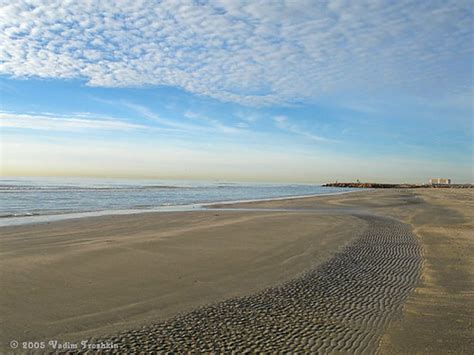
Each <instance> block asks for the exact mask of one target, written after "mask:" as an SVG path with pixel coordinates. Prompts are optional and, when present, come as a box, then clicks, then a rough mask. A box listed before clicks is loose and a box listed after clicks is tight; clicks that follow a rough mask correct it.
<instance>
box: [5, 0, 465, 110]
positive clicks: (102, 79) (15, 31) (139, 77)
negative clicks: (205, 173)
mask: <svg viewBox="0 0 474 355" xmlns="http://www.w3.org/2000/svg"><path fill="white" fill-rule="evenodd" d="M472 15H473V11H472V3H471V2H470V1H464V0H451V1H408V0H400V1H396V2H393V1H388V0H387V1H384V0H380V1H352V2H346V1H339V0H329V1H324V2H316V1H272V2H263V1H262V2H257V1H252V2H237V1H224V0H221V1H211V2H209V3H199V2H178V1H171V0H169V1H166V0H164V1H162V2H160V3H155V2H148V1H140V0H138V1H137V0H121V1H117V0H114V1H112V0H109V1H107V0H103V1H100V2H99V1H64V0H47V1H46V0H43V1H40V0H39V1H34V2H32V1H26V0H24V1H21V0H18V1H14V2H4V3H3V5H2V6H1V8H0V43H2V45H1V48H0V73H2V74H6V75H10V76H14V77H25V76H26V77H27V76H39V77H44V78H82V79H85V80H86V81H87V83H88V84H89V85H93V86H106V87H128V86H134V87H135V86H148V85H166V86H175V87H180V88H183V89H185V90H187V91H190V92H192V93H196V94H201V95H207V96H210V97H214V98H217V99H219V100H223V101H232V102H237V103H241V104H245V105H253V106H261V105H271V104H291V103H295V102H301V101H310V100H313V99H315V98H316V97H318V96H319V95H322V94H327V93H333V92H338V91H345V90H358V91H360V90H378V89H385V88H387V87H388V88H391V89H398V90H410V91H412V92H414V93H416V94H417V95H421V96H422V95H425V94H427V93H428V92H432V91H434V90H440V91H442V92H453V93H454V94H457V93H462V92H466V91H470V90H471V87H472V83H471V81H470V80H471V79H470V78H471V75H468V74H466V71H469V70H471V71H472V69H471V66H470V65H471V64H470V63H471V58H472V57H471V56H472V18H473V16H472ZM452 63H456V65H452Z"/></svg>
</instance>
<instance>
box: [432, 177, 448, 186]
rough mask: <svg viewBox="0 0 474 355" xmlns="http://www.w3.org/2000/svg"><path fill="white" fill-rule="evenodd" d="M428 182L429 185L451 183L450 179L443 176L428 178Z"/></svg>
mask: <svg viewBox="0 0 474 355" xmlns="http://www.w3.org/2000/svg"><path fill="white" fill-rule="evenodd" d="M430 184H431V185H451V179H445V178H435V179H430Z"/></svg>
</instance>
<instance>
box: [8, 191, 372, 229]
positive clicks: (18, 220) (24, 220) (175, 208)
mask: <svg viewBox="0 0 474 355" xmlns="http://www.w3.org/2000/svg"><path fill="white" fill-rule="evenodd" d="M369 190H370V189H364V190H363V191H369ZM353 192H361V189H354V190H351V191H339V192H329V193H321V194H311V195H297V196H282V197H271V198H261V199H250V200H227V201H216V202H205V203H194V204H184V205H167V206H160V207H154V208H151V209H124V210H101V211H85V212H69V213H63V214H38V215H33V216H14V217H10V216H8V217H1V218H0V228H3V227H11V226H20V225H27V224H41V223H51V222H57V221H64V220H70V219H82V218H95V217H102V216H123V215H134V214H142V213H167V212H190V211H207V210H212V209H213V208H215V207H214V206H221V205H228V204H229V205H234V204H241V203H253V202H271V201H280V200H294V199H304V198H313V197H318V196H337V195H342V194H347V193H353Z"/></svg>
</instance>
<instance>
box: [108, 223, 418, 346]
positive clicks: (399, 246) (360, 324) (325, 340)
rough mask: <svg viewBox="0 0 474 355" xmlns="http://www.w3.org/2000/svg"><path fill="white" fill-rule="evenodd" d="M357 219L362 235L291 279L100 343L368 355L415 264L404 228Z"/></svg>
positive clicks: (414, 247)
mask: <svg viewBox="0 0 474 355" xmlns="http://www.w3.org/2000/svg"><path fill="white" fill-rule="evenodd" d="M359 217H360V218H363V219H365V220H366V221H367V222H368V224H369V227H368V229H367V230H366V231H365V233H364V234H363V235H361V236H360V238H358V239H357V240H356V241H355V242H354V243H352V244H351V245H349V246H347V247H346V248H345V249H344V250H343V251H341V252H340V253H338V254H336V255H335V256H334V257H333V258H332V259H330V260H329V261H327V262H326V263H324V264H322V265H320V266H319V267H318V268H316V269H314V270H311V271H309V272H307V273H306V274H304V275H303V276H302V277H301V278H299V279H296V280H293V281H290V282H287V283H285V284H283V285H281V286H278V287H273V288H269V289H266V290H264V291H261V292H259V293H257V294H254V295H251V296H247V297H240V298H235V299H230V300H227V301H224V302H221V303H218V304H215V305H211V306H206V307H203V308H200V309H197V310H195V311H193V312H190V313H187V314H180V315H178V316H176V317H174V318H172V319H170V320H168V321H165V322H161V323H157V324H154V325H151V326H147V327H144V328H141V329H137V330H132V331H128V332H124V333H121V334H119V335H117V336H112V337H109V338H102V339H100V341H113V342H115V343H118V344H120V350H119V351H120V352H131V351H161V352H177V353H183V352H190V351H191V352H232V351H235V352H238V353H242V352H257V351H264V352H276V351H278V352H317V353H331V352H350V353H373V352H375V350H376V348H377V344H378V341H379V338H380V336H381V334H382V333H383V331H384V329H385V328H386V327H387V324H388V322H389V321H390V320H392V319H394V318H395V317H397V316H400V314H401V307H402V305H403V303H404V301H405V300H406V298H407V296H408V294H409V293H410V291H411V290H412V289H413V288H414V286H415V283H416V281H417V279H418V277H419V274H420V268H421V260H422V258H421V250H420V247H419V245H418V243H417V241H416V237H415V236H414V235H413V234H412V233H411V231H410V229H409V227H408V226H407V225H405V224H402V223H400V222H398V221H395V220H393V219H389V218H382V217H375V216H359Z"/></svg>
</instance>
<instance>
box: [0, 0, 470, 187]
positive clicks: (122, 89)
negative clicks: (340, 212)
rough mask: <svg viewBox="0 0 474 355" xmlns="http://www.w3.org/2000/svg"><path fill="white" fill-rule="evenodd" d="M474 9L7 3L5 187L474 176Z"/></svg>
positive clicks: (375, 0)
mask: <svg viewBox="0 0 474 355" xmlns="http://www.w3.org/2000/svg"><path fill="white" fill-rule="evenodd" d="M473 8H474V7H473V6H472V2H470V1H463V0H455V1H450V0H443V1H437V0H432V1H405V0H399V1H384V0H372V1H365V0H359V1H344V0H327V1H277V0H275V1H249V2H247V1H234V0H228V1H227V0H219V1H185V2H181V1H140V0H133V1H122V0H120V1H117V0H115V1H106V0H103V1H67V0H60V1H54V0H47V1H39V0H36V1H20V0H17V1H15V2H12V1H1V0H0V135H1V136H0V138H1V144H0V149H1V174H2V176H79V177H107V178H110V177H120V178H156V179H205V180H228V181H269V182H274V181H275V182H277V181H278V182H312V183H322V182H330V181H336V180H337V181H355V180H356V179H358V180H361V181H378V182H414V183H422V182H427V181H428V179H429V178H430V177H448V178H451V179H452V180H453V182H459V183H461V182H474V181H473V180H474V177H473V145H474V143H473V135H474V132H473V59H474V57H473V47H474V46H473V44H474V36H473V20H474V16H473V15H474V14H473Z"/></svg>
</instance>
